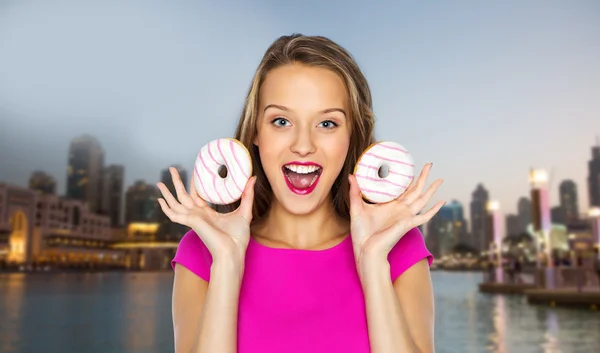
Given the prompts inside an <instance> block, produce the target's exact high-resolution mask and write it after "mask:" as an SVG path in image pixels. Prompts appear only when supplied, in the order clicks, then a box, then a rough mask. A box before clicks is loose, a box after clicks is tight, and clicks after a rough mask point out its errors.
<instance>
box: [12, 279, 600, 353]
mask: <svg viewBox="0 0 600 353" xmlns="http://www.w3.org/2000/svg"><path fill="white" fill-rule="evenodd" d="M480 278H481V275H480V274H477V273H448V272H434V273H433V281H434V286H435V293H436V349H437V352H441V353H445V352H448V353H452V352H461V353H471V352H472V353H479V352H499V353H505V352H509V353H513V352H516V353H528V352H565V353H567V352H600V312H599V311H591V310H573V309H560V308H547V307H538V306H531V305H528V304H527V303H526V301H525V299H524V298H522V297H508V296H500V295H484V294H479V293H478V292H477V283H478V282H479V280H480ZM172 282H173V277H172V273H170V272H165V273H104V274H84V273H71V274H34V275H31V274H28V275H24V274H8V275H6V274H4V275H0V318H1V320H0V352H1V353H13V352H23V353H38V352H40V353H42V352H43V353H59V352H60V353H67V352H86V353H100V352H102V353H113V352H131V353H135V352H144V353H159V352H160V353H163V352H173V348H172V347H173V344H172V342H173V333H172V324H171V308H170V305H171V288H172Z"/></svg>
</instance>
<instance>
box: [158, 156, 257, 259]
mask: <svg viewBox="0 0 600 353" xmlns="http://www.w3.org/2000/svg"><path fill="white" fill-rule="evenodd" d="M169 170H170V172H171V177H172V178H173V184H174V185H175V191H176V194H177V199H176V198H175V197H173V195H172V194H171V192H170V191H169V189H167V187H166V186H165V184H163V183H158V184H157V186H158V188H159V190H160V192H161V193H162V195H163V197H164V199H163V198H159V199H158V202H159V204H160V207H161V209H162V211H163V212H164V213H165V214H166V215H167V217H169V219H170V220H171V221H173V222H176V223H179V224H183V225H185V226H187V227H190V228H192V229H193V230H194V231H195V232H196V233H197V234H198V236H199V237H200V239H201V240H202V242H203V243H204V244H205V245H206V247H207V248H208V250H209V251H210V253H211V256H212V257H213V262H215V261H220V260H226V259H227V260H231V259H235V260H238V261H240V263H241V264H243V262H244V258H245V254H246V249H247V247H248V242H249V241H250V222H251V221H252V203H253V201H254V183H255V181H256V177H251V178H250V180H248V182H247V183H246V187H245V188H244V192H243V194H242V201H241V204H240V206H239V207H238V208H237V209H236V210H235V211H233V212H230V213H227V214H222V213H219V212H217V211H215V210H213V209H212V208H210V206H209V205H208V204H207V203H206V202H205V201H204V200H202V199H201V198H200V196H198V194H197V192H196V189H195V188H194V184H193V179H192V183H191V187H190V191H191V193H190V194H191V195H190V194H188V193H187V191H186V190H185V187H184V185H183V182H182V181H181V177H180V176H179V173H178V172H177V170H176V169H175V168H169Z"/></svg>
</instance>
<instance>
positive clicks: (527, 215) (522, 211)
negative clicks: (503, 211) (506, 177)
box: [517, 197, 531, 234]
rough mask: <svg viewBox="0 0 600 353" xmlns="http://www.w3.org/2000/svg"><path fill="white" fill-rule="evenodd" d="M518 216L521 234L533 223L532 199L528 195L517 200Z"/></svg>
mask: <svg viewBox="0 0 600 353" xmlns="http://www.w3.org/2000/svg"><path fill="white" fill-rule="evenodd" d="M517 210H518V212H517V217H519V232H518V233H519V234H520V233H523V232H525V230H526V229H527V226H528V225H529V224H530V223H531V201H530V200H529V199H528V198H527V197H521V198H519V201H518V202H517Z"/></svg>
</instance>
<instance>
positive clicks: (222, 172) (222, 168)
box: [217, 165, 227, 179]
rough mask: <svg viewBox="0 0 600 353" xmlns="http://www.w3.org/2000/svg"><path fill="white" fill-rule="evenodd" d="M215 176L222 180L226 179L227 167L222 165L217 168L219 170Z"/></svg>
mask: <svg viewBox="0 0 600 353" xmlns="http://www.w3.org/2000/svg"><path fill="white" fill-rule="evenodd" d="M217 174H219V176H220V177H221V178H223V179H225V178H227V167H226V166H224V165H222V166H219V169H217Z"/></svg>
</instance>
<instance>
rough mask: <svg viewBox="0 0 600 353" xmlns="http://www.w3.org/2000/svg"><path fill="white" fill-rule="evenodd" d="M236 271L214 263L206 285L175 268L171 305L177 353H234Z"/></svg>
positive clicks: (185, 269) (195, 276)
mask: <svg viewBox="0 0 600 353" xmlns="http://www.w3.org/2000/svg"><path fill="white" fill-rule="evenodd" d="M239 268H240V267H239V266H236V265H234V264H233V263H217V262H215V263H213V265H212V266H211V270H210V282H206V281H205V280H203V279H202V278H200V277H198V276H197V275H195V274H194V273H192V272H191V271H190V270H188V269H187V268H185V267H183V266H182V265H180V264H176V267H175V280H174V284H173V305H172V306H173V329H174V333H175V352H176V353H188V352H189V353H191V352H194V353H196V352H198V353H200V352H224V353H227V352H232V353H233V352H237V316H238V299H239V292H240V286H241V278H242V276H241V271H240V270H239Z"/></svg>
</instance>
